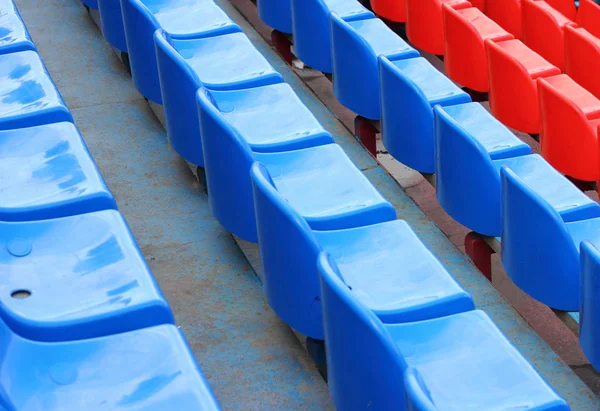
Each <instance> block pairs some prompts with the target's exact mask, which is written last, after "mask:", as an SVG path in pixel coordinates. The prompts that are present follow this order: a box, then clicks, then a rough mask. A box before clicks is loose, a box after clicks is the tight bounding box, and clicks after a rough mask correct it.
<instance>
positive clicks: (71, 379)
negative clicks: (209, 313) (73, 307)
mask: <svg viewBox="0 0 600 411" xmlns="http://www.w3.org/2000/svg"><path fill="white" fill-rule="evenodd" d="M0 339H1V341H2V347H3V348H2V350H1V356H2V365H3V368H2V377H1V379H0V383H1V384H2V393H1V394H0V408H3V409H10V410H13V409H14V410H49V411H51V410H56V411H58V410H99V409H110V410H125V409H138V410H145V411H146V410H147V411H163V410H203V411H219V410H220V407H219V405H218V403H217V401H216V399H215V398H214V395H213V393H212V391H211V389H210V387H209V385H208V383H207V381H206V379H205V378H204V376H203V375H202V372H201V371H200V369H199V368H198V365H197V364H196V362H195V360H194V357H193V355H192V353H191V352H190V349H189V347H188V346H187V343H186V342H185V340H184V338H183V336H182V335H181V333H180V332H179V330H178V329H177V328H176V327H175V326H173V325H162V326H158V327H152V328H145V329H142V330H138V331H132V332H127V333H122V334H116V335H111V336H107V337H101V338H94V339H85V340H79V341H69V342H60V343H45V342H37V341H31V340H28V339H25V338H23V337H21V336H19V335H17V334H15V333H13V332H12V331H11V330H10V329H9V328H8V327H7V326H6V325H5V324H3V323H1V322H0Z"/></svg>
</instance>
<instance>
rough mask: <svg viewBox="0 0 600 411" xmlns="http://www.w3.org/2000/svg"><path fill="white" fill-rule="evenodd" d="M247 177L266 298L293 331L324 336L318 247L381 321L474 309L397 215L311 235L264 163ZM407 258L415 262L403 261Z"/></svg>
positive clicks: (256, 165)
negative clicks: (333, 258)
mask: <svg viewBox="0 0 600 411" xmlns="http://www.w3.org/2000/svg"><path fill="white" fill-rule="evenodd" d="M251 177H252V183H253V190H254V203H255V207H256V219H257V220H256V221H257V227H258V236H259V242H258V243H259V248H260V251H261V253H260V254H261V262H262V271H263V287H264V291H265V295H266V297H267V301H268V302H269V304H270V305H271V307H272V308H273V309H274V311H275V312H276V313H277V314H278V315H279V316H280V317H281V318H282V319H283V320H284V321H285V322H286V323H288V324H289V325H290V326H291V327H292V328H294V329H296V330H298V331H300V332H301V333H303V334H305V335H308V336H310V337H313V338H317V339H322V338H323V323H322V316H321V305H320V303H319V295H320V292H319V280H318V275H317V272H316V266H315V262H316V258H317V255H318V253H319V252H320V251H321V249H324V250H327V251H329V252H332V253H334V254H335V255H336V256H338V257H339V258H340V259H341V260H343V262H344V264H343V267H342V273H343V276H344V278H347V280H348V281H349V282H350V283H351V284H352V286H353V287H355V289H356V290H357V292H358V293H360V295H361V299H362V300H363V301H364V302H365V303H366V304H368V305H369V307H371V308H372V309H374V310H376V312H377V314H378V315H379V316H380V318H382V319H383V320H384V321H412V320H415V319H422V318H431V317H435V316H438V315H447V314H450V313H454V312H461V311H464V310H469V309H472V308H473V303H472V301H471V298H470V296H469V295H468V294H467V293H466V292H465V291H464V290H462V288H460V286H458V285H457V283H456V282H455V281H454V279H453V278H452V277H451V276H450V275H449V274H448V273H447V272H446V271H445V270H444V268H443V267H442V266H441V265H440V264H439V262H438V261H437V260H436V259H435V257H433V255H432V254H431V253H430V252H429V251H428V250H427V249H426V248H425V247H424V246H423V245H422V244H421V243H420V241H419V240H418V238H417V237H416V235H415V234H414V233H413V232H412V230H411V229H410V228H409V227H408V225H407V224H406V223H405V222H402V221H398V220H395V215H394V213H386V214H381V215H380V216H379V220H380V221H381V223H377V222H376V221H374V222H373V225H369V224H368V223H367V222H365V225H364V226H360V227H356V228H350V229H342V230H333V231H314V230H313V228H312V227H310V226H309V224H308V223H307V222H306V219H305V218H303V217H302V216H301V214H300V213H299V212H298V211H297V210H296V209H295V207H294V205H295V204H294V203H293V202H290V201H288V199H287V198H286V196H285V194H284V193H281V192H279V191H278V188H279V187H277V188H275V186H274V185H277V181H275V182H274V181H273V180H272V179H271V176H270V175H269V171H268V170H267V168H266V167H265V166H264V165H262V164H259V163H255V164H254V165H253V166H252V171H251ZM334 199H335V197H334ZM373 220H374V219H373ZM382 244H385V247H384V246H382ZM388 246H389V247H388ZM407 254H411V257H412V258H413V260H411V261H405V259H404V258H405V257H406V255H407Z"/></svg>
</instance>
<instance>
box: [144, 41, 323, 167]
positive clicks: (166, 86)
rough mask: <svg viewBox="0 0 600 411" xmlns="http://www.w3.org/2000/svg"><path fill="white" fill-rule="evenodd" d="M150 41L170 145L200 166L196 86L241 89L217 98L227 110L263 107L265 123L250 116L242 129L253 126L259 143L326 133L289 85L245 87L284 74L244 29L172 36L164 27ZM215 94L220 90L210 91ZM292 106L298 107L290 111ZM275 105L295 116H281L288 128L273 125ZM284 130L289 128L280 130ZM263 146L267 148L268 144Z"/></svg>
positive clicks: (275, 81) (248, 112)
mask: <svg viewBox="0 0 600 411" xmlns="http://www.w3.org/2000/svg"><path fill="white" fill-rule="evenodd" d="M154 42H155V44H156V55H157V63H158V75H159V79H160V87H161V91H162V96H163V102H164V105H163V106H164V109H165V120H166V123H167V135H168V137H169V142H170V143H171V146H172V147H173V149H174V150H175V151H177V153H178V154H179V155H181V156H182V157H183V158H184V159H186V160H187V161H189V162H191V163H193V164H195V165H197V166H201V167H203V166H204V158H203V155H202V143H201V141H200V125H199V122H198V109H197V107H196V92H197V91H198V89H199V88H201V87H207V88H209V89H211V90H213V91H214V90H219V91H223V90H239V89H246V91H240V92H239V93H238V94H232V93H229V94H226V95H227V96H229V100H228V102H225V101H222V102H221V106H222V108H223V110H225V111H227V112H230V113H232V115H237V114H242V113H245V114H246V118H247V116H250V117H252V115H256V113H257V112H258V111H257V107H262V112H261V114H262V117H261V118H262V120H263V124H264V125H265V126H264V127H260V128H259V127H258V126H257V124H258V123H257V121H258V119H257V118H256V117H254V118H252V119H251V120H250V122H249V124H247V125H246V129H247V130H252V132H253V133H254V135H256V134H259V135H260V137H258V136H257V138H258V139H262V140H263V144H265V142H266V141H270V142H272V143H273V144H274V145H275V143H279V144H281V143H283V144H286V143H290V144H293V143H300V142H302V141H305V140H307V139H310V137H311V136H312V135H313V133H311V131H313V130H315V129H316V130H317V132H321V133H325V131H324V130H323V129H322V128H320V126H319V125H318V123H316V120H314V118H313V117H312V115H310V114H307V110H306V109H305V108H304V106H303V105H302V103H300V100H299V99H298V97H297V96H296V95H295V93H294V92H293V91H292V89H291V88H290V87H289V86H288V85H285V84H281V85H278V86H274V87H268V88H260V90H261V91H262V92H261V91H251V90H249V89H250V88H252V87H260V86H267V85H275V84H278V83H283V78H282V77H281V75H280V74H279V73H278V72H277V71H275V69H274V68H273V67H272V66H271V65H270V64H269V63H268V62H267V61H266V60H265V58H264V57H263V55H262V54H261V53H260V52H259V51H258V50H256V49H255V48H254V46H253V45H252V43H251V42H250V40H248V38H247V37H246V36H245V35H244V34H243V33H232V34H225V35H221V36H214V37H208V38H203V39H194V40H191V39H188V40H175V39H171V38H170V36H169V35H168V34H167V33H166V32H165V31H164V30H157V31H156V32H155V34H154ZM215 96H219V94H218V93H215ZM253 99H254V100H253ZM234 107H235V111H234ZM296 108H297V109H298V113H294V111H295V109H296ZM286 109H288V110H287V111H286ZM278 110H279V111H280V112H282V113H286V115H287V116H292V115H294V116H295V117H293V118H295V121H296V122H294V121H291V120H289V117H282V118H281V119H280V122H283V125H284V126H286V125H289V126H291V127H290V128H289V129H287V130H285V129H282V127H281V126H280V127H279V128H278V127H276V123H274V122H273V121H274V119H273V115H274V114H275V113H277V111H278ZM240 111H241V113H240ZM267 118H268V119H267ZM302 119H306V120H307V123H308V124H307V125H306V128H302V124H301V121H300V120H302ZM253 122H254V123H253ZM288 122H289V123H288ZM298 123H300V124H298ZM294 126H295V127H294ZM285 131H287V132H288V133H287V134H282V135H279V133H283V132H285ZM303 133H306V134H305V135H304V134H303ZM263 136H264V137H263ZM278 138H279V139H278ZM259 141H260V140H259ZM284 149H287V148H284ZM265 150H266V151H269V149H268V148H265Z"/></svg>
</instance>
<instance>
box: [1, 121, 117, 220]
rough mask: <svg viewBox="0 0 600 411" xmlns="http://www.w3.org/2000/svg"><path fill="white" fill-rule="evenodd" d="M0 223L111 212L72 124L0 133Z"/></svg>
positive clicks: (106, 193)
mask: <svg viewBox="0 0 600 411" xmlns="http://www.w3.org/2000/svg"><path fill="white" fill-rule="evenodd" d="M0 198H1V199H2V200H1V201H0V221H27V220H42V219H46V218H57V217H63V216H69V215H75V214H83V213H89V212H92V211H99V210H106V209H116V208H117V205H116V203H115V200H114V198H113V196H112V194H111V193H110V191H109V190H108V188H107V187H106V184H105V183H104V180H103V179H102V176H101V175H100V172H99V171H98V169H97V167H96V164H95V163H94V160H92V158H91V156H90V154H89V152H88V150H87V148H86V146H85V144H84V143H83V140H82V139H81V135H80V134H79V132H78V131H77V129H76V128H75V126H74V125H73V124H72V123H55V124H46V125H42V126H36V127H31V128H23V129H15V130H0Z"/></svg>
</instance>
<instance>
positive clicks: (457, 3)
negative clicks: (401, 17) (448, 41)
mask: <svg viewBox="0 0 600 411" xmlns="http://www.w3.org/2000/svg"><path fill="white" fill-rule="evenodd" d="M443 4H447V5H449V6H451V7H453V8H455V9H466V8H468V7H471V6H472V5H471V3H469V2H468V1H467V0H406V35H407V36H408V39H409V40H410V42H411V43H412V44H413V45H414V46H416V47H417V48H419V49H421V50H424V51H427V52H429V53H432V54H437V55H442V54H444V25H443V18H442V5H443Z"/></svg>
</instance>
